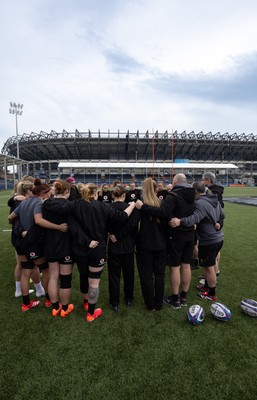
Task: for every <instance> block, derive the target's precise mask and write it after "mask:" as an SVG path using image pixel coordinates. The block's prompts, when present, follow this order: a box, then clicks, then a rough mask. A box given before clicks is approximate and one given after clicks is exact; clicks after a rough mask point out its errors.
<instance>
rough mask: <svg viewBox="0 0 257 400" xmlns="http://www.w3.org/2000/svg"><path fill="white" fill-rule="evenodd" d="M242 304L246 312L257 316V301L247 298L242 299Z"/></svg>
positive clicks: (251, 315)
mask: <svg viewBox="0 0 257 400" xmlns="http://www.w3.org/2000/svg"><path fill="white" fill-rule="evenodd" d="M240 305H241V308H242V310H243V312H244V313H245V314H247V315H249V316H250V317H257V301H255V300H252V299H246V300H242V301H241V304H240Z"/></svg>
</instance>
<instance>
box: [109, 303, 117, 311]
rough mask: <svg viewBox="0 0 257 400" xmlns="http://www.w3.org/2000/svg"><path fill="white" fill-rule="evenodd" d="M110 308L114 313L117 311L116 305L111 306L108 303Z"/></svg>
mask: <svg viewBox="0 0 257 400" xmlns="http://www.w3.org/2000/svg"><path fill="white" fill-rule="evenodd" d="M110 308H111V310H112V311H114V312H118V311H119V306H118V305H113V304H111V303H110Z"/></svg>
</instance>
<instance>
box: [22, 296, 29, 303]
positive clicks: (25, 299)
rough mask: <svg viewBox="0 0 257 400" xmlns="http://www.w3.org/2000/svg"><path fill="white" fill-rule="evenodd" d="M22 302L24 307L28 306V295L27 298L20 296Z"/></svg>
mask: <svg viewBox="0 0 257 400" xmlns="http://www.w3.org/2000/svg"><path fill="white" fill-rule="evenodd" d="M22 301H23V304H24V305H25V306H28V305H29V304H30V298H29V294H28V295H27V296H22Z"/></svg>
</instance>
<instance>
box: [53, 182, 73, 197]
mask: <svg viewBox="0 0 257 400" xmlns="http://www.w3.org/2000/svg"><path fill="white" fill-rule="evenodd" d="M67 189H69V190H70V183H68V182H65V181H55V182H54V191H55V194H63V193H64V192H65V191H66V190H67Z"/></svg>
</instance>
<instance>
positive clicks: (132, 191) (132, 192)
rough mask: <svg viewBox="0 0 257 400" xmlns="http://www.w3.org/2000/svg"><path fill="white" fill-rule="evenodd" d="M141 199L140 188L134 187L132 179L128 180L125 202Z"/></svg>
mask: <svg viewBox="0 0 257 400" xmlns="http://www.w3.org/2000/svg"><path fill="white" fill-rule="evenodd" d="M138 199H141V190H140V189H138V188H136V184H135V182H134V181H130V184H129V190H128V191H127V193H126V199H125V201H126V203H130V202H131V201H135V202H136V201H137V200H138Z"/></svg>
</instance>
